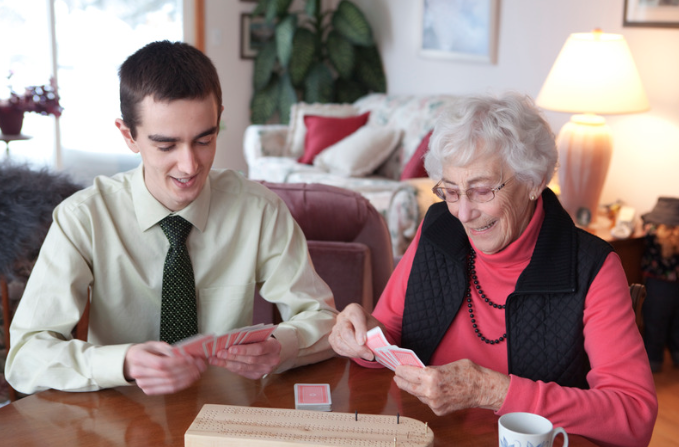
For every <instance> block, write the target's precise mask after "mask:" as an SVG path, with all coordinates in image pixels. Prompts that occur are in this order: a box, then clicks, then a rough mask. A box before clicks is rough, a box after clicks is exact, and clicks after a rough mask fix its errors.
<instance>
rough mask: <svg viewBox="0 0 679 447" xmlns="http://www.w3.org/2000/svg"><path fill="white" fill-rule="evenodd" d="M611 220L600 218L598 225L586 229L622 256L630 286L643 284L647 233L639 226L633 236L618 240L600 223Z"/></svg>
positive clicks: (608, 228)
mask: <svg viewBox="0 0 679 447" xmlns="http://www.w3.org/2000/svg"><path fill="white" fill-rule="evenodd" d="M604 220H607V221H608V222H609V223H610V220H608V219H606V218H604V217H601V216H599V217H598V218H597V225H596V226H591V227H587V228H585V230H587V231H589V232H590V233H592V234H594V235H596V236H599V237H600V238H601V239H603V240H605V241H606V242H608V243H609V244H611V245H612V246H613V249H614V250H615V252H616V253H617V254H618V256H620V261H622V267H623V268H624V269H625V275H626V276H627V282H628V283H629V284H634V283H638V284H643V283H644V279H643V276H642V273H641V257H642V256H643V254H644V250H645V249H646V242H645V240H644V236H645V233H644V231H643V230H642V229H641V226H640V225H639V224H637V225H636V226H635V228H634V232H633V233H632V235H631V236H630V237H628V238H626V239H617V238H614V237H613V236H611V227H612V225H610V226H607V225H603V224H602V223H600V221H604Z"/></svg>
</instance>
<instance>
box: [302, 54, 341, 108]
mask: <svg viewBox="0 0 679 447" xmlns="http://www.w3.org/2000/svg"><path fill="white" fill-rule="evenodd" d="M334 96H335V81H334V79H333V77H332V72H331V71H330V68H329V67H328V66H327V65H325V64H324V63H322V62H317V63H316V64H314V66H313V67H311V70H309V74H307V76H306V78H305V79H304V101H305V102H307V103H311V104H313V103H315V102H320V103H328V102H332V101H333V99H334Z"/></svg>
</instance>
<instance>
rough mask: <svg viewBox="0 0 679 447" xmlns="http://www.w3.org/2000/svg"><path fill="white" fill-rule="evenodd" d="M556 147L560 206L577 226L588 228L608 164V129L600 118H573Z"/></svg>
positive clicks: (597, 203)
mask: <svg viewBox="0 0 679 447" xmlns="http://www.w3.org/2000/svg"><path fill="white" fill-rule="evenodd" d="M556 145H557V148H558V150H559V187H560V188H561V195H560V197H559V198H560V200H561V204H562V205H563V207H564V208H565V209H566V211H568V214H570V215H571V217H573V219H574V220H575V221H576V222H577V223H578V224H580V225H582V226H587V225H588V224H589V223H591V222H594V221H595V220H596V215H597V208H598V206H599V197H600V196H601V191H602V190H603V187H604V182H605V180H606V174H607V173H608V166H609V165H610V162H611V154H612V153H613V144H612V137H611V129H610V127H609V126H608V124H606V120H605V119H604V118H603V117H601V116H599V115H593V114H584V115H573V116H572V117H571V120H570V121H569V122H568V123H566V124H565V125H564V126H563V127H562V128H561V131H560V132H559V136H558V137H557V139H556Z"/></svg>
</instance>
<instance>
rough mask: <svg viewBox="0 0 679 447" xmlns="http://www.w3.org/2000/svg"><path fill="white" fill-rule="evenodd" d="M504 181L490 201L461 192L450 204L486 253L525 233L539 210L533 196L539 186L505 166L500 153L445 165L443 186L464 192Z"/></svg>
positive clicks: (467, 230)
mask: <svg viewBox="0 0 679 447" xmlns="http://www.w3.org/2000/svg"><path fill="white" fill-rule="evenodd" d="M503 183H505V186H504V187H503V188H502V189H500V190H499V191H496V192H495V198H494V199H493V200H491V201H490V202H486V203H476V202H472V201H470V200H469V199H468V198H467V196H466V195H460V197H459V200H458V201H457V202H454V203H450V202H448V203H447V205H448V210H450V212H451V214H452V215H453V216H455V217H457V218H458V219H459V220H460V222H462V225H463V226H464V229H465V231H466V232H467V236H468V237H469V239H471V240H472V241H473V242H474V246H475V247H476V248H477V249H478V250H480V251H481V252H483V253H486V254H493V253H497V252H499V251H500V250H502V249H503V248H505V247H506V246H507V245H509V244H511V243H512V242H514V241H515V240H516V239H517V238H518V237H519V236H520V235H521V233H523V231H524V230H525V229H526V227H527V226H528V222H530V219H531V217H532V216H533V212H534V211H535V201H532V200H530V196H531V194H533V195H534V196H537V188H534V190H533V191H531V190H530V189H529V186H527V185H526V184H524V183H523V182H520V181H518V180H517V179H516V178H514V172H511V171H510V170H509V169H507V168H505V169H503V164H502V162H501V160H500V159H499V157H497V156H492V157H490V158H489V157H481V158H479V159H477V160H475V161H473V162H472V163H470V164H469V165H467V166H464V167H460V166H453V165H452V164H450V163H449V164H448V165H444V167H443V182H442V186H444V187H445V188H447V189H454V190H457V191H458V192H459V193H460V194H464V193H465V192H466V191H467V190H468V189H470V188H497V187H498V186H500V185H502V184H503Z"/></svg>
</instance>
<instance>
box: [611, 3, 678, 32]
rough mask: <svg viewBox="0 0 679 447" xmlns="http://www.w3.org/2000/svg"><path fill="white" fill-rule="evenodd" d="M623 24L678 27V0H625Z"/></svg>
mask: <svg viewBox="0 0 679 447" xmlns="http://www.w3.org/2000/svg"><path fill="white" fill-rule="evenodd" d="M623 14H624V16H623V20H622V24H623V26H652V27H666V28H677V27H679V0H625V9H624V11H623Z"/></svg>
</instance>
